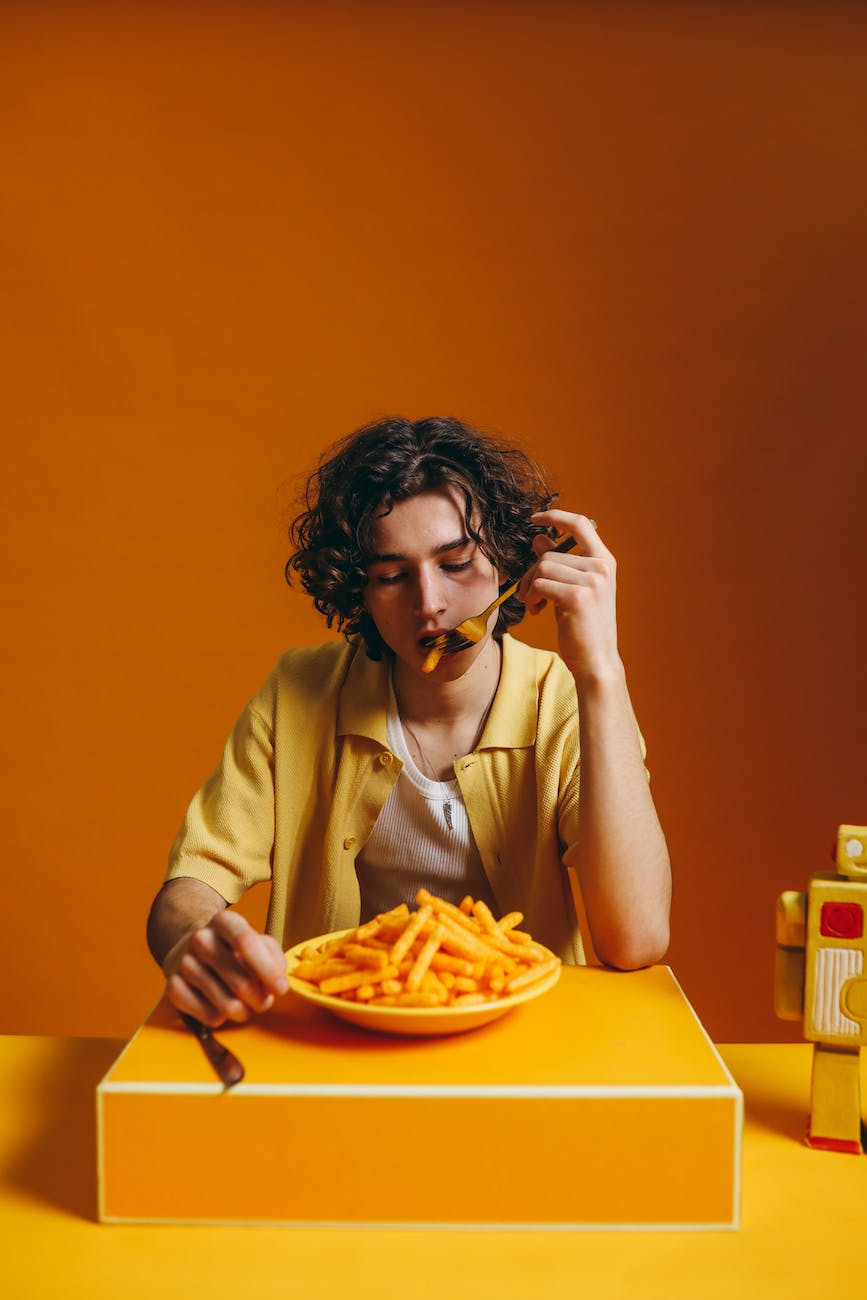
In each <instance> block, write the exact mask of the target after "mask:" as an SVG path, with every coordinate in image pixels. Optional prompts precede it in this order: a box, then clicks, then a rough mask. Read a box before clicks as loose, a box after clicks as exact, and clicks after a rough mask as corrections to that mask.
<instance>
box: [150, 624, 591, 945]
mask: <svg viewBox="0 0 867 1300" xmlns="http://www.w3.org/2000/svg"><path fill="white" fill-rule="evenodd" d="M389 671H390V668H389V664H388V662H387V661H385V660H383V661H380V662H374V661H373V660H371V659H368V658H367V655H366V654H365V651H364V649H363V647H357V646H352V645H349V644H347V643H346V642H342V641H331V642H327V643H326V644H324V645H321V646H316V647H313V648H308V649H296V650H288V651H286V653H285V654H283V655H282V656H281V658H280V660H279V661H278V663H277V665H276V667H275V669H274V671H273V672H272V673H271V675H270V676H269V678H268V680H267V681H266V682H265V684H264V686H263V687H262V689H261V690H260V691H259V692H258V693H257V694H256V695H255V696H254V697H253V699H252V700H251V701H250V703H249V704H248V705H247V707H246V708H245V709H244V711H243V713H242V714H241V716H240V718H239V719H238V721H237V723H236V724H235V726H234V728H233V729H232V733H231V735H230V736H229V739H228V741H227V743H226V748H225V751H224V753H223V758H222V761H221V762H220V764H219V766H218V767H217V769H216V771H215V772H214V773H213V774H212V775H211V776H210V777H209V779H208V780H207V781H206V782H205V784H204V786H203V787H202V789H201V790H200V791H199V792H198V794H196V796H195V798H194V799H193V801H192V803H191V804H190V807H189V809H188V811H187V815H186V818H185V820H184V824H183V826H182V827H181V830H180V832H179V834H178V837H177V839H176V840H175V843H174V845H173V847H172V851H171V856H170V860H169V869H168V873H167V876H166V879H172V878H174V877H177V876H192V877H194V878H196V879H197V880H201V881H203V882H204V883H205V884H208V885H210V886H211V887H212V888H213V889H215V890H217V892H218V893H219V894H221V895H222V897H223V898H225V899H226V900H227V902H229V903H235V902H237V901H238V899H239V898H240V897H241V895H242V894H243V893H244V892H245V890H247V889H248V888H250V887H251V886H252V885H254V884H257V883H259V882H261V881H266V880H270V882H271V896H270V905H269V910H268V921H267V930H268V933H269V934H272V935H274V936H275V937H276V938H277V939H278V940H279V941H280V942H281V943H282V944H283V947H284V948H288V947H291V946H292V945H293V944H295V943H297V942H299V941H300V940H302V939H306V938H309V937H312V936H313V935H317V934H323V933H326V932H328V931H330V930H337V929H343V928H345V927H348V926H352V925H357V924H358V920H359V913H360V893H359V888H358V880H357V877H356V874H355V859H356V857H357V855H358V854H359V853H360V852H361V850H362V849H363V847H364V845H365V843H366V842H367V838H368V836H369V835H370V833H371V831H372V830H373V827H374V825H375V823H376V819H377V817H378V816H379V814H380V812H381V811H382V808H383V806H384V804H385V801H386V799H387V798H388V795H389V793H390V791H391V789H392V786H393V785H394V783H395V781H396V780H397V779H398V776H399V774H400V771H401V767H402V764H401V760H400V759H399V758H398V757H397V756H396V755H395V754H393V753H392V751H391V750H390V749H389V746H388V740H387V736H386V708H387V697H388V676H389ZM455 775H456V777H457V780H458V782H459V784H460V789H461V793H462V795H463V797H464V802H465V804H466V808H467V814H468V817H469V822H470V826H471V828H472V832H473V836H474V838H475V841H476V845H477V847H478V850H479V854H480V856H481V860H482V865H483V867H484V870H485V872H486V874H487V877H488V880H489V881H490V884H491V889H492V890H493V893H494V896H495V898H496V900H497V903H498V904H499V907H500V909H501V913H505V912H510V911H520V912H523V913H524V918H525V920H524V928H526V929H528V930H529V931H530V932H531V933H532V934H533V936H534V937H535V938H537V939H538V940H539V941H540V942H541V943H544V944H545V945H547V947H549V948H551V949H552V950H553V951H554V952H556V953H558V954H559V955H560V957H561V958H562V959H563V960H564V961H566V962H571V963H573V964H575V963H580V962H582V961H583V960H584V950H583V945H582V942H581V935H580V930H579V925H578V920H577V914H576V906H575V900H574V897H573V892H572V886H571V883H570V873H569V871H568V868H569V867H570V865H571V862H572V858H573V855H574V846H575V841H576V838H577V822H578V782H579V775H580V764H579V752H578V719H577V701H576V695H575V684H574V682H573V680H572V677H571V675H570V673H569V671H568V670H567V668H566V666H565V665H564V664H563V662H562V660H561V659H560V658H559V657H558V656H557V655H556V654H553V653H551V652H549V651H542V650H535V649H532V648H530V647H528V646H526V645H524V644H523V643H521V642H519V641H515V640H513V639H512V638H511V637H509V636H505V637H504V638H503V661H502V669H501V673H500V681H499V685H498V687H497V692H496V695H495V697H494V702H493V705H492V707H491V711H490V713H489V714H488V719H487V722H486V723H485V727H484V730H483V732H482V735H481V737H480V739H479V742H478V745H477V747H476V749H475V750H474V751H473V753H471V754H467V755H466V756H465V757H463V758H459V759H457V760H456V761H455Z"/></svg>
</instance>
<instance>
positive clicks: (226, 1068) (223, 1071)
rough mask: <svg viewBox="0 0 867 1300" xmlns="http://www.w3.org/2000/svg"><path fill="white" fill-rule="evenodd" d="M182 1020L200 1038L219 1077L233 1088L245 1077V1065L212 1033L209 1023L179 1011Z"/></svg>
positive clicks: (203, 1049)
mask: <svg viewBox="0 0 867 1300" xmlns="http://www.w3.org/2000/svg"><path fill="white" fill-rule="evenodd" d="M179 1014H180V1017H181V1020H183V1022H184V1024H185V1025H186V1026H187V1028H188V1029H189V1030H190V1032H191V1033H192V1034H194V1035H195V1037H196V1038H198V1040H199V1042H200V1043H201V1045H202V1051H203V1052H204V1053H205V1056H206V1057H207V1058H208V1060H209V1061H210V1063H211V1066H212V1067H213V1069H214V1071H215V1073H216V1075H217V1078H218V1079H219V1080H220V1082H221V1083H222V1084H224V1085H225V1087H227V1088H233V1087H234V1086H235V1084H236V1083H240V1082H241V1080H242V1079H243V1077H244V1067H243V1065H242V1064H241V1062H240V1061H239V1060H238V1058H237V1056H235V1055H234V1053H232V1052H230V1051H229V1049H228V1047H224V1046H223V1044H222V1043H219V1042H217V1039H216V1038H215V1037H214V1035H213V1034H212V1033H211V1031H210V1029H209V1028H208V1026H207V1025H203V1024H202V1022H201V1020H197V1019H196V1017H195V1016H188V1015H187V1014H186V1012H184V1011H181V1012H179Z"/></svg>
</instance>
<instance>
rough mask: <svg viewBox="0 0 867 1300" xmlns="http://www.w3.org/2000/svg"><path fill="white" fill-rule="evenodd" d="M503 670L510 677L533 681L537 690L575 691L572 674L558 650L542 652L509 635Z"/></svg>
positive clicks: (504, 643)
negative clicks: (543, 688)
mask: <svg viewBox="0 0 867 1300" xmlns="http://www.w3.org/2000/svg"><path fill="white" fill-rule="evenodd" d="M503 670H504V673H508V675H509V677H515V678H523V679H526V680H529V679H532V680H533V681H534V682H535V683H536V687H537V690H541V689H542V687H543V686H545V687H547V688H548V689H551V688H554V689H558V690H565V691H569V690H570V689H572V690H574V685H575V684H574V681H573V679H572V674H571V673H570V672H569V669H568V668H567V667H566V665H565V664H564V662H563V660H562V659H561V658H560V656H559V654H558V653H557V651H556V650H540V649H539V647H538V646H533V645H527V643H526V642H525V641H518V640H516V639H515V637H513V636H509V635H508V634H507V635H506V636H504V637H503Z"/></svg>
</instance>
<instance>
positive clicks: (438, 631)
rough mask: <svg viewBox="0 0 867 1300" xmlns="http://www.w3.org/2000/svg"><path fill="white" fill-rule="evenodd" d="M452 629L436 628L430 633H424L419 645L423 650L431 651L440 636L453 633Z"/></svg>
mask: <svg viewBox="0 0 867 1300" xmlns="http://www.w3.org/2000/svg"><path fill="white" fill-rule="evenodd" d="M451 630H452V629H451V628H450V627H434V628H431V629H430V631H429V632H423V633H422V635H421V636H420V637H419V639H418V643H419V645H420V646H421V648H422V649H423V650H429V649H430V648H431V646H432V645H433V643H434V641H435V640H436V638H437V637H438V636H443V635H444V633H446V632H451Z"/></svg>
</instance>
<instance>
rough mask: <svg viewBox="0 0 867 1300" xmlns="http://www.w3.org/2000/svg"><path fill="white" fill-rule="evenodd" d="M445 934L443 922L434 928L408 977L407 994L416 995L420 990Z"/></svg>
mask: <svg viewBox="0 0 867 1300" xmlns="http://www.w3.org/2000/svg"><path fill="white" fill-rule="evenodd" d="M443 933H444V929H443V925H442V922H440V924H439V925H436V926H434V928H433V930H432V931H431V933H430V937H429V939H428V941H427V943H426V944H425V945H424V947H423V948H422V950H421V952H420V953H419V955H418V956H417V957H416V959H415V962H414V963H413V967H412V970H411V971H410V973H409V974H408V975H407V977H406V991H407V993H415V992H417V990H418V989H419V988H420V986H421V982H422V980H423V978H424V976H425V973H426V972H427V968H428V966H430V964H431V958H432V957H433V955H434V953H435V952H436V950H437V948H439V946H440V944H441V943H442V940H443Z"/></svg>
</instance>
